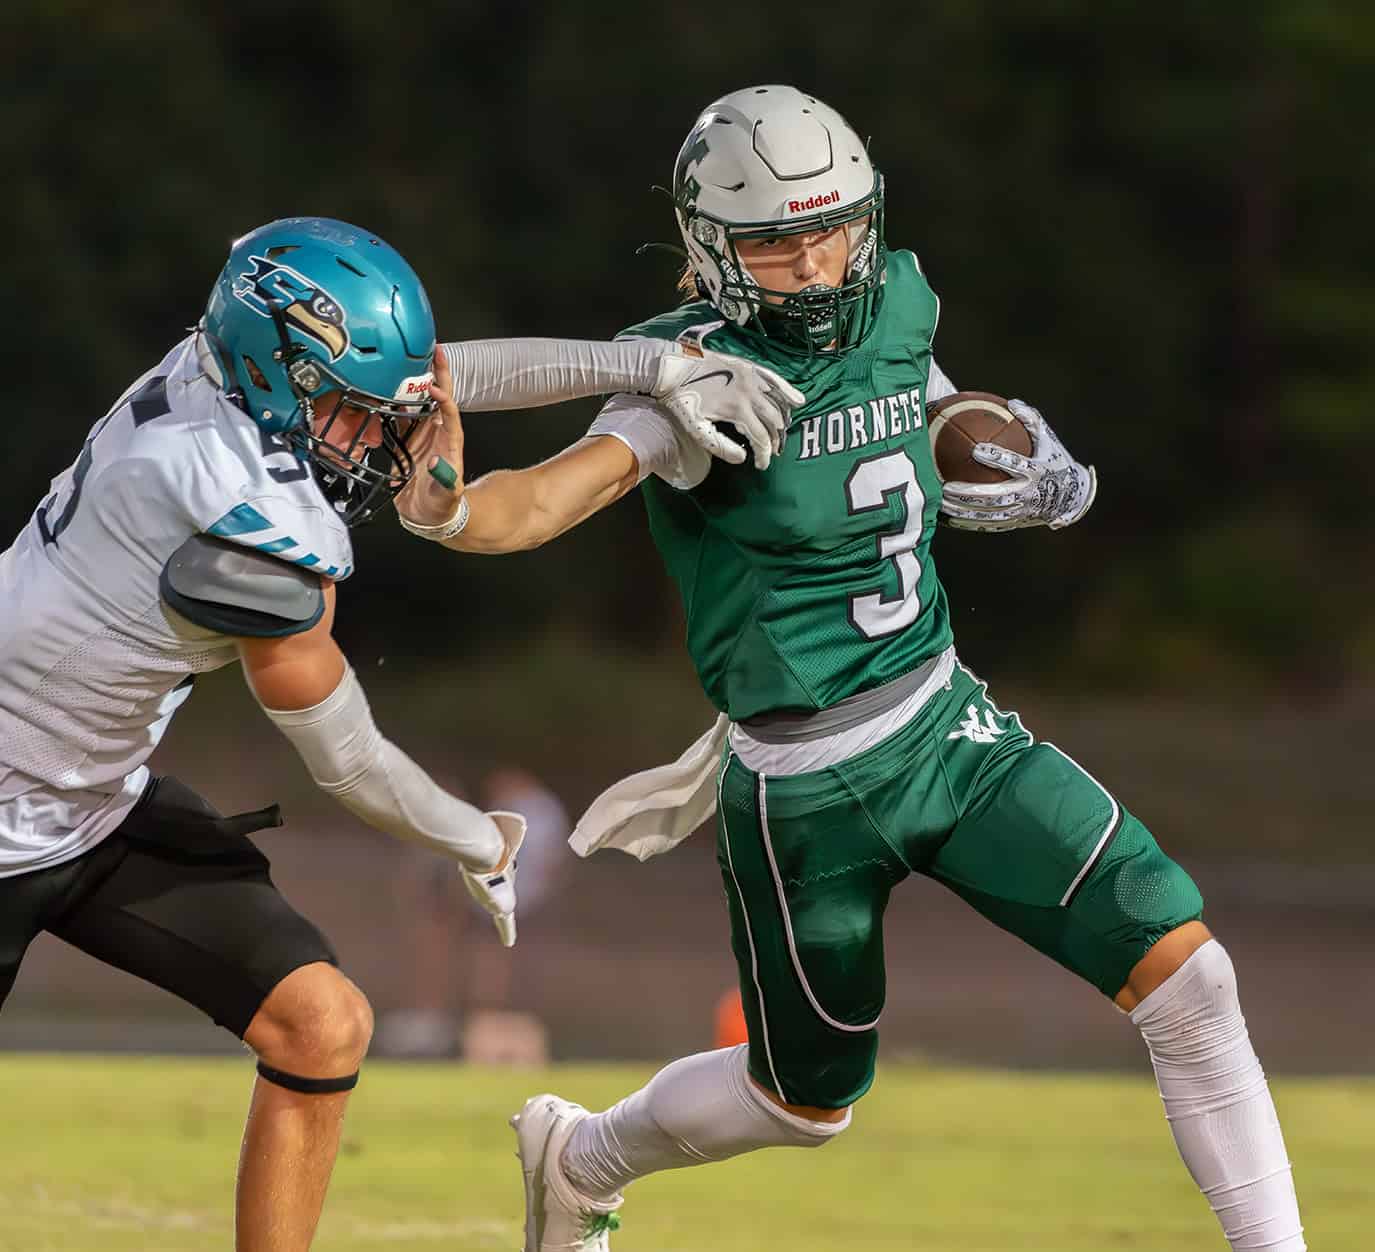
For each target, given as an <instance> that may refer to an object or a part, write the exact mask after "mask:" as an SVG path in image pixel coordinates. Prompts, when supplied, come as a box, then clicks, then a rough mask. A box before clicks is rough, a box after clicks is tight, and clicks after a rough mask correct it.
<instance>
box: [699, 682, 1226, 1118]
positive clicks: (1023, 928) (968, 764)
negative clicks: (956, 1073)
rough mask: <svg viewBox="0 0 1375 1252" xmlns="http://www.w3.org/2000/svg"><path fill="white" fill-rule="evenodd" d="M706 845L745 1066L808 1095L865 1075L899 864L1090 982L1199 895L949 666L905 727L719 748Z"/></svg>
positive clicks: (1116, 811) (1078, 773)
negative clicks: (856, 740) (802, 763)
mask: <svg viewBox="0 0 1375 1252" xmlns="http://www.w3.org/2000/svg"><path fill="white" fill-rule="evenodd" d="M717 859H718V861H719V863H720V866H721V873H722V877H723V878H724V880H725V887H726V896H727V899H728V901H729V908H730V917H731V938H732V947H733V949H734V952H735V957H736V961H737V964H738V966H739V970H740V986H741V992H742V998H743V1001H744V1006H745V1016H746V1020H747V1022H748V1024H749V1032H750V1072H751V1074H752V1075H753V1076H754V1078H755V1079H756V1080H757V1081H758V1082H760V1083H762V1084H764V1085H765V1086H766V1087H769V1088H770V1089H772V1090H773V1091H775V1092H777V1093H778V1094H779V1095H780V1096H781V1097H782V1098H783V1099H784V1100H786V1101H788V1102H789V1103H792V1104H804V1105H811V1106H814V1107H818V1108H842V1107H844V1106H846V1105H848V1104H852V1103H853V1102H854V1101H855V1100H857V1099H858V1098H859V1097H860V1096H861V1095H863V1094H864V1092H865V1091H866V1090H867V1089H868V1087H869V1084H870V1083H871V1082H872V1080H873V1073H874V1057H875V1054H876V1052H877V1048H878V1031H877V1029H876V1026H877V1023H878V1020H879V1016H880V1014H881V1013H882V1010H883V1002H884V989H885V976H884V963H883V934H882V922H883V913H884V909H885V908H886V907H887V904H888V897H889V894H890V892H891V891H892V889H893V888H894V887H895V886H896V885H897V884H898V883H900V882H901V881H902V880H903V879H904V878H906V877H907V875H908V874H909V873H913V872H915V873H920V874H925V875H927V876H928V877H931V878H934V879H936V880H937V881H938V882H941V883H944V884H945V885H946V886H947V887H949V888H950V889H951V890H952V891H954V892H955V893H956V894H958V895H959V896H961V897H963V898H964V899H965V900H967V901H968V902H969V903H970V904H971V905H973V907H974V908H975V909H977V910H978V911H979V912H980V913H981V914H983V915H984V916H985V917H987V918H988V919H989V920H990V921H992V922H993V923H994V924H995V925H997V926H1000V927H1001V928H1002V929H1004V930H1006V931H1009V932H1011V933H1012V934H1014V935H1016V936H1018V937H1019V938H1020V939H1023V940H1025V941H1026V942H1027V943H1029V944H1031V945H1032V947H1034V948H1037V949H1038V950H1039V951H1041V952H1044V953H1045V954H1046V955H1047V956H1050V957H1051V958H1053V959H1054V960H1056V961H1058V962H1059V963H1060V964H1061V965H1063V966H1065V967H1066V968H1067V969H1070V970H1072V971H1073V972H1074V973H1076V974H1078V975H1079V976H1080V977H1081V978H1084V979H1086V980H1088V981H1089V982H1091V983H1093V985H1094V986H1096V987H1097V988H1098V989H1099V990H1100V991H1102V992H1103V993H1104V994H1105V995H1109V996H1112V995H1115V994H1116V993H1117V992H1118V991H1119V990H1120V989H1121V988H1122V986H1123V984H1124V983H1125V982H1126V980H1127V975H1128V974H1129V973H1130V971H1131V969H1132V967H1133V966H1134V965H1135V964H1136V963H1137V961H1139V960H1140V959H1141V958H1142V957H1143V956H1144V955H1145V954H1146V951H1147V950H1148V949H1149V948H1150V946H1151V945H1152V944H1153V943H1154V942H1155V941H1156V940H1157V939H1159V938H1161V936H1163V935H1165V934H1167V933H1168V932H1169V931H1171V930H1173V929H1175V928H1176V927H1177V926H1181V925H1183V924H1184V923H1185V922H1187V921H1191V920H1192V919H1194V918H1196V917H1198V916H1199V915H1200V913H1201V912H1202V908H1203V900H1202V897H1201V896H1200V895H1199V893H1198V889H1197V888H1196V887H1195V886H1194V884H1193V882H1192V881H1191V880H1190V878H1189V877H1188V875H1187V874H1185V873H1184V871H1183V870H1181V869H1180V868H1179V866H1177V865H1176V864H1175V863H1174V862H1173V861H1171V860H1170V859H1169V858H1168V857H1166V856H1165V854H1164V853H1163V852H1162V851H1161V850H1160V848H1159V847H1158V846H1157V844H1156V842H1155V840H1154V839H1153V838H1152V837H1151V834H1150V832H1149V831H1148V830H1147V829H1146V828H1145V827H1144V826H1143V825H1142V824H1141V823H1140V822H1139V821H1138V820H1137V819H1136V818H1135V817H1133V816H1132V815H1131V814H1130V813H1128V812H1127V811H1126V810H1125V809H1123V808H1122V806H1121V805H1120V804H1119V803H1118V802H1117V800H1116V799H1115V798H1114V797H1113V796H1112V795H1111V794H1109V793H1108V792H1107V791H1106V790H1105V789H1104V788H1103V787H1102V786H1101V785H1100V784H1099V783H1098V782H1097V781H1096V780H1095V779H1094V778H1093V777H1092V776H1091V775H1090V774H1088V773H1087V772H1086V771H1085V770H1083V769H1082V768H1081V767H1080V766H1079V765H1077V764H1076V763H1075V762H1074V761H1072V760H1071V759H1070V758H1069V757H1068V756H1066V755H1065V754H1064V753H1063V752H1061V751H1060V750H1059V749H1058V748H1056V747H1054V746H1053V745H1051V744H1046V743H1037V742H1036V741H1035V740H1034V739H1033V738H1032V736H1031V735H1030V734H1029V733H1028V732H1027V730H1026V729H1025V727H1024V726H1023V725H1022V722H1021V719H1020V718H1019V717H1018V716H1017V715H1016V714H1015V713H1003V712H1001V711H1000V710H999V709H998V708H997V707H996V706H995V705H994V704H993V703H992V702H991V701H990V700H989V698H988V693H987V689H986V688H985V686H984V684H982V683H981V682H979V681H978V680H977V679H976V678H975V677H974V676H973V675H972V674H971V673H970V672H969V671H968V670H966V669H964V668H963V667H957V668H956V670H955V672H954V674H953V676H952V678H951V680H950V683H949V685H948V686H947V687H946V688H944V689H941V690H938V691H937V692H936V694H935V695H934V696H933V697H932V698H931V699H930V700H928V701H927V703H926V704H925V706H924V707H923V708H922V709H921V710H920V711H919V712H918V713H917V715H916V716H915V717H913V718H912V720H911V721H909V722H908V723H907V724H906V725H905V726H903V727H902V728H901V729H899V730H898V731H896V732H895V733H894V734H892V735H889V736H888V737H887V738H886V739H884V740H883V741H882V742H880V743H878V744H876V745H875V746H874V747H872V748H870V749H868V750H867V751H864V752H861V753H860V754H859V755H857V756H854V757H852V758H850V759H849V760H846V761H843V762H841V763H840V764H839V765H835V766H832V767H831V768H829V769H821V770H817V771H815V772H812V773H807V774H798V775H791V776H776V775H767V776H765V775H760V774H757V773H755V772H754V771H753V770H750V769H748V768H746V767H745V765H744V764H743V763H742V762H741V761H740V759H739V758H738V757H737V756H735V755H734V753H733V752H731V751H729V750H728V751H727V754H726V757H725V760H724V762H723V766H722V770H721V777H720V806H719V810H718V828H717Z"/></svg>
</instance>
